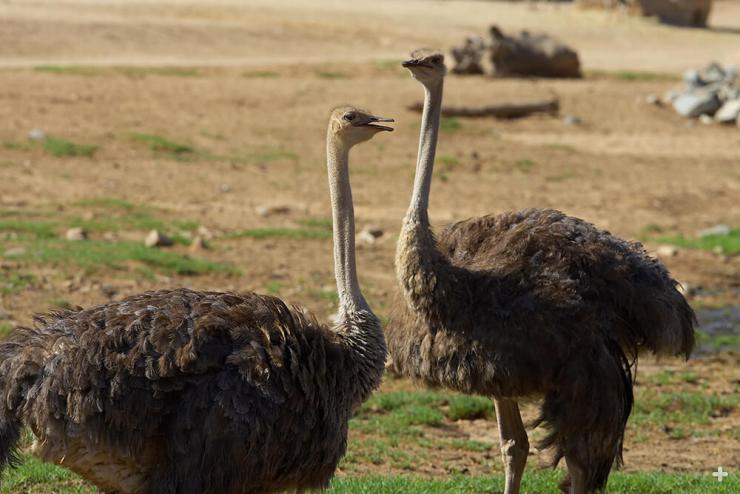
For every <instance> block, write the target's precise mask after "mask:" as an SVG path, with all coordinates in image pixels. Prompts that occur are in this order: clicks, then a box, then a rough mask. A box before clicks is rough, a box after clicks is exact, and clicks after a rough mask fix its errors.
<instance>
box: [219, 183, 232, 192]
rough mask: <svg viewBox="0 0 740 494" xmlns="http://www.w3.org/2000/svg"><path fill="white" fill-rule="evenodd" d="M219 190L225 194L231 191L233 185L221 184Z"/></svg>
mask: <svg viewBox="0 0 740 494" xmlns="http://www.w3.org/2000/svg"><path fill="white" fill-rule="evenodd" d="M219 190H220V191H221V192H222V193H224V194H226V193H227V192H231V185H229V184H221V187H219Z"/></svg>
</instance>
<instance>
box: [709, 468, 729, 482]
mask: <svg viewBox="0 0 740 494" xmlns="http://www.w3.org/2000/svg"><path fill="white" fill-rule="evenodd" d="M728 475H730V474H729V473H727V472H725V471H724V470H722V467H719V468H718V469H717V471H716V472H712V476H713V477H717V480H718V481H719V482H722V479H724V478H725V477H727V476H728Z"/></svg>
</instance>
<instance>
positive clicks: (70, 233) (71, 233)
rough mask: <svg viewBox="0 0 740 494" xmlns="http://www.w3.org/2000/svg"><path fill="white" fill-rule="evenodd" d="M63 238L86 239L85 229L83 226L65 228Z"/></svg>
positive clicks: (71, 239) (72, 239)
mask: <svg viewBox="0 0 740 494" xmlns="http://www.w3.org/2000/svg"><path fill="white" fill-rule="evenodd" d="M64 238H66V239H67V240H70V241H73V242H76V241H80V240H86V239H87V231H85V229H84V228H80V227H77V228H70V229H69V230H67V232H66V233H65V234H64Z"/></svg>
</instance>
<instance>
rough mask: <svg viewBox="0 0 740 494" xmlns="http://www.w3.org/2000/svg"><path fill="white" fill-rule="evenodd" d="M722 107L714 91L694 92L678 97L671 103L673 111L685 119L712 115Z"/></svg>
mask: <svg viewBox="0 0 740 494" xmlns="http://www.w3.org/2000/svg"><path fill="white" fill-rule="evenodd" d="M721 105H722V103H721V102H720V100H719V98H718V97H717V93H716V92H714V91H695V92H691V93H686V94H682V95H680V96H679V97H678V98H676V99H675V100H674V101H673V109H674V110H676V112H677V113H678V114H679V115H681V116H684V117H687V118H697V117H699V115H714V112H716V111H717V110H718V109H719V107H720V106H721Z"/></svg>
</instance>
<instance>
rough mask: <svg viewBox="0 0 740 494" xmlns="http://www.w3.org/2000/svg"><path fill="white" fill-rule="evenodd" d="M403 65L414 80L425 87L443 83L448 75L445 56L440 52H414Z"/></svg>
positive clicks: (428, 50) (420, 50)
mask: <svg viewBox="0 0 740 494" xmlns="http://www.w3.org/2000/svg"><path fill="white" fill-rule="evenodd" d="M401 65H402V66H403V67H404V68H407V69H409V71H410V72H411V75H412V76H413V77H414V79H416V80H417V81H419V82H421V83H422V84H424V85H425V86H429V85H434V84H437V83H439V82H441V81H442V79H443V78H444V76H445V74H447V67H446V66H445V56H444V55H443V54H442V53H441V52H439V51H436V50H430V49H427V48H420V49H418V50H414V51H412V52H411V58H410V59H409V60H406V61H405V62H403V63H401Z"/></svg>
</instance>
